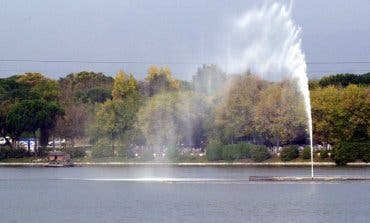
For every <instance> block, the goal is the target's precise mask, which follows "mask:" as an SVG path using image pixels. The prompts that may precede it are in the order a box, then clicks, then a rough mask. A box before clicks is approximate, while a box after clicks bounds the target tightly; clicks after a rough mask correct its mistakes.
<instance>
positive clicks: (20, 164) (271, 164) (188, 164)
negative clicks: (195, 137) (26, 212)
mask: <svg viewBox="0 0 370 223" xmlns="http://www.w3.org/2000/svg"><path fill="white" fill-rule="evenodd" d="M48 164H49V163H27V162H14V163H1V162H0V167H46V165H48ZM74 165H75V167H119V166H122V167H125V166H148V167H156V166H172V167H309V166H311V163H309V162H286V163H285V162H267V163H243V162H234V163H228V162H218V163H216V162H215V163H196V162H180V163H170V162H75V163H74ZM314 166H315V167H335V166H337V165H336V164H335V163H334V162H316V163H314ZM344 167H346V166H344ZM347 167H370V163H359V162H358V163H347Z"/></svg>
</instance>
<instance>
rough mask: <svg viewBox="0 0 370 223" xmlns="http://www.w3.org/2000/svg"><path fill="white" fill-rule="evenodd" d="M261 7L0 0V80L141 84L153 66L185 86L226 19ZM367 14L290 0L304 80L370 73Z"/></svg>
mask: <svg viewBox="0 0 370 223" xmlns="http://www.w3.org/2000/svg"><path fill="white" fill-rule="evenodd" d="M261 2H263V1H261V0H233V1H230V0H181V1H180V0H156V1H152V0H146V1H144V0H131V1H128V0H126V1H124V0H117V1H113V0H111V1H103V0H85V1H83V0H64V1H44V0H33V1H24V0H0V77H7V76H10V75H15V74H21V73H23V72H30V71H32V72H41V73H43V74H45V75H47V76H49V77H52V78H59V77H62V76H65V75H67V74H69V73H72V72H78V71H83V70H88V71H97V72H103V73H105V74H107V75H114V74H115V73H116V72H117V71H118V70H120V69H123V70H124V71H126V72H128V73H132V74H134V75H135V76H136V77H137V78H139V79H142V78H144V77H145V75H146V71H147V69H148V67H149V66H150V64H158V65H161V66H162V65H168V66H170V68H171V69H172V71H173V74H174V76H175V77H176V78H179V79H186V80H189V79H191V76H192V75H193V74H194V73H195V72H196V70H197V67H199V66H200V65H201V64H203V63H213V62H215V61H217V60H218V58H220V57H222V55H223V54H224V52H225V39H226V38H227V33H228V32H229V30H230V24H231V23H232V21H234V20H235V19H236V18H238V17H240V16H242V15H243V14H244V13H245V12H246V11H248V10H250V9H251V8H254V7H259V6H260V5H261V4H262V3H261ZM270 2H272V1H267V3H270ZM288 4H289V3H288ZM369 12H370V0H353V1H348V0H336V1H329V0H327V1H322V0H310V1H304V0H299V1H293V4H292V16H293V19H294V22H295V23H296V24H298V25H299V26H300V27H301V28H302V34H301V35H302V48H303V52H304V53H305V57H306V61H307V62H308V74H309V77H310V78H317V77H320V76H322V75H326V74H332V73H344V72H351V73H365V72H368V71H370V41H369V40H370V22H369V21H370V13H369ZM22 60H26V61H22ZM39 60H41V61H43V62H35V61H39ZM32 61H33V62H32ZM56 61H63V62H56ZM66 61H72V62H66ZM94 61H95V62H104V61H105V62H107V61H108V62H115V63H92V62H94ZM127 62H128V63H127ZM343 62H346V63H343ZM348 62H356V63H348ZM358 62H361V63H358ZM317 63H324V64H317Z"/></svg>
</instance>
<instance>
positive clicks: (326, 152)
mask: <svg viewBox="0 0 370 223" xmlns="http://www.w3.org/2000/svg"><path fill="white" fill-rule="evenodd" d="M328 157H329V154H328V151H326V150H321V151H320V159H326V158H328Z"/></svg>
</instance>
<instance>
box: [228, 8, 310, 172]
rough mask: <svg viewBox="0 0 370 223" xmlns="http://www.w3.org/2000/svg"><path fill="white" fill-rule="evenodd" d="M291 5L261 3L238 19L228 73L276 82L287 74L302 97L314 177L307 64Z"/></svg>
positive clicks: (230, 43)
mask: <svg viewBox="0 0 370 223" xmlns="http://www.w3.org/2000/svg"><path fill="white" fill-rule="evenodd" d="M291 8H292V7H291V5H290V6H289V7H286V6H285V5H283V4H280V3H273V4H269V5H264V6H262V7H261V8H256V9H253V10H251V11H248V12H247V13H246V14H245V15H244V16H242V17H241V18H239V19H237V20H236V21H235V24H234V29H233V30H232V32H231V34H230V37H229V41H230V42H229V47H228V57H227V67H225V69H226V70H227V72H228V73H233V72H234V73H240V72H245V71H247V70H249V71H251V72H252V73H254V74H258V75H260V76H262V77H263V78H265V79H268V80H272V81H277V80H282V79H283V78H286V77H290V78H293V79H295V80H296V81H297V87H298V89H299V91H300V92H301V94H302V96H303V100H304V105H305V111H306V115H307V120H308V132H309V138H310V147H311V177H312V178H313V176H314V173H313V139H312V138H313V137H312V117H311V103H310V95H309V94H310V93H309V89H308V78H307V73H306V70H307V66H306V62H305V56H304V53H303V52H302V49H301V37H300V34H301V28H300V27H299V26H297V25H296V24H295V23H294V22H293V20H292V16H291Z"/></svg>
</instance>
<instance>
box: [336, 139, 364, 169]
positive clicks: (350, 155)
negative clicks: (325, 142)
mask: <svg viewBox="0 0 370 223" xmlns="http://www.w3.org/2000/svg"><path fill="white" fill-rule="evenodd" d="M369 148H370V142H369V141H368V142H341V143H339V144H338V145H337V146H336V147H335V148H334V156H333V160H334V161H335V163H336V164H337V165H346V164H347V163H349V162H354V161H356V160H357V159H361V160H362V161H364V162H368V161H369V156H370V155H369V150H370V149H369ZM366 160H367V161H366Z"/></svg>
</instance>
